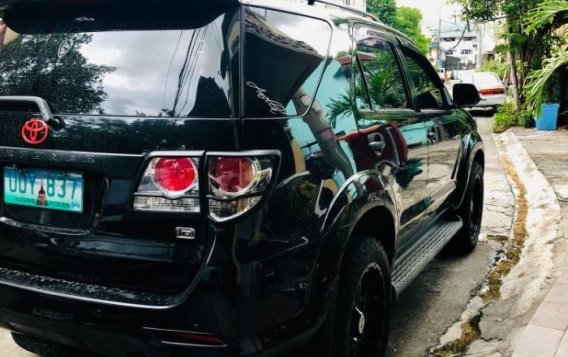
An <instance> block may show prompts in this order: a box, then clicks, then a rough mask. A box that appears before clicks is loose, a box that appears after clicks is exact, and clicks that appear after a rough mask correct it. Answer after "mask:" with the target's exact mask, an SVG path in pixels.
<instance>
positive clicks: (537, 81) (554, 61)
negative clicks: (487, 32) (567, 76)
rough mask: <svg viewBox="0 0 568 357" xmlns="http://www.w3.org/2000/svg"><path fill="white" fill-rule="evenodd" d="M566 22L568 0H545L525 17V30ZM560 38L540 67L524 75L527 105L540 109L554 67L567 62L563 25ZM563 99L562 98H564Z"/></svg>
mask: <svg viewBox="0 0 568 357" xmlns="http://www.w3.org/2000/svg"><path fill="white" fill-rule="evenodd" d="M565 23H568V2H566V1H565V0H545V1H544V2H543V3H541V4H540V5H539V6H538V7H537V8H535V9H533V10H532V11H530V12H529V13H528V15H527V18H526V25H527V29H526V32H527V33H532V32H537V31H538V30H539V29H542V28H547V27H549V26H552V27H553V28H556V27H562V25H563V24H565ZM557 35H559V36H560V37H561V38H562V41H561V42H560V43H559V44H556V45H555V46H554V47H553V48H552V53H551V55H550V56H549V57H547V58H545V59H544V62H543V67H542V68H541V69H538V70H536V71H534V72H532V73H531V74H530V75H529V76H528V78H527V86H526V97H527V98H526V99H527V100H526V104H525V105H526V107H527V108H528V110H530V111H532V112H535V113H540V110H541V107H542V103H543V102H544V101H545V100H546V99H547V94H548V93H549V92H550V91H549V90H547V89H548V88H547V86H549V85H550V81H551V79H552V78H554V76H555V74H556V73H557V71H558V70H559V69H561V68H565V67H567V66H568V29H566V28H565V27H564V28H563V30H559V32H558V33H557ZM564 99H565V98H564Z"/></svg>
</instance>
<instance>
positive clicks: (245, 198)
mask: <svg viewBox="0 0 568 357" xmlns="http://www.w3.org/2000/svg"><path fill="white" fill-rule="evenodd" d="M278 158H279V156H278V155H277V154H274V155H272V154H268V155H251V156H248V155H243V156H234V155H231V156H223V155H211V156H208V160H207V161H208V176H209V177H208V189H209V194H208V196H207V198H208V204H209V215H210V216H211V218H212V219H213V220H215V221H217V222H224V221H227V220H230V219H233V218H236V217H238V216H240V215H242V214H243V213H245V212H247V211H249V210H251V209H252V208H253V207H254V206H256V205H257V204H258V203H259V202H260V201H261V199H262V196H263V194H265V193H266V192H267V191H268V189H269V188H270V184H271V182H272V179H273V178H274V176H275V172H274V170H275V168H276V167H277V164H278Z"/></svg>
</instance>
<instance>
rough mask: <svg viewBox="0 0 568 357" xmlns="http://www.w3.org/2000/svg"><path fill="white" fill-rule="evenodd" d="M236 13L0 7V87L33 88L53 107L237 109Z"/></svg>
mask: <svg viewBox="0 0 568 357" xmlns="http://www.w3.org/2000/svg"><path fill="white" fill-rule="evenodd" d="M237 14H238V10H237V8H236V7H235V8H233V10H227V9H223V10H222V11H217V12H214V13H207V14H201V16H194V19H192V18H191V16H186V17H185V18H180V17H181V16H175V14H169V13H161V14H156V15H155V18H153V17H152V18H148V12H146V13H145V17H141V16H136V14H130V15H129V18H128V19H124V16H122V17H121V18H120V20H117V18H113V17H112V16H113V15H112V14H104V13H103V14H101V13H96V14H94V15H90V14H87V15H82V16H77V15H73V16H71V15H69V16H64V15H60V16H59V17H58V18H57V20H54V19H52V18H50V20H49V21H43V22H42V20H41V18H42V16H43V15H42V16H39V17H38V16H35V15H34V14H30V16H28V21H27V22H26V21H22V20H21V19H20V17H22V14H19V15H14V16H13V19H12V18H11V17H10V16H9V14H6V15H5V16H4V19H3V20H0V95H3V96H21V95H26V96H38V97H41V98H43V99H45V100H47V102H48V103H49V105H50V107H51V109H52V111H53V112H54V113H57V114H90V115H127V116H163V117H220V118H222V117H232V116H238V114H239V108H238V103H239V100H238V91H236V90H235V89H238V83H239V77H238V73H239V70H238V69H239V62H238V58H239V56H238V48H239V47H238V34H239V31H238V28H239V22H238V15H237ZM36 15H37V14H36ZM24 17H25V16H24ZM38 18H39V19H40V20H39V21H35V20H34V21H29V19H38ZM168 19H173V20H172V21H168ZM235 29H236V30H235Z"/></svg>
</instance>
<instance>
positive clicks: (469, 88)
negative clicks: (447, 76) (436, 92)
mask: <svg viewBox="0 0 568 357" xmlns="http://www.w3.org/2000/svg"><path fill="white" fill-rule="evenodd" d="M453 97H454V103H455V105H456V106H457V107H460V108H468V107H474V106H475V105H476V104H477V103H479V102H480V101H481V96H480V95H479V91H478V90H477V87H475V86H474V85H473V84H471V83H456V84H454V90H453Z"/></svg>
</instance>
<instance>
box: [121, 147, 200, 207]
mask: <svg viewBox="0 0 568 357" xmlns="http://www.w3.org/2000/svg"><path fill="white" fill-rule="evenodd" d="M190 154H191V153H190ZM198 167H199V153H196V154H195V156H189V155H188V156H158V157H154V158H152V159H151V160H150V161H149V162H148V164H147V166H146V169H145V170H144V174H143V175H142V177H141V179H140V183H139V184H138V189H137V190H136V192H135V193H134V202H133V204H132V205H133V207H134V209H135V210H137V211H151V212H187V213H199V212H200V211H201V208H200V205H199V185H198V182H199V169H198Z"/></svg>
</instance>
